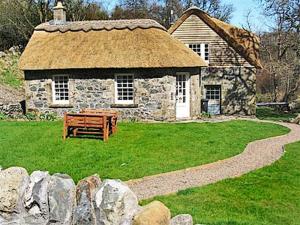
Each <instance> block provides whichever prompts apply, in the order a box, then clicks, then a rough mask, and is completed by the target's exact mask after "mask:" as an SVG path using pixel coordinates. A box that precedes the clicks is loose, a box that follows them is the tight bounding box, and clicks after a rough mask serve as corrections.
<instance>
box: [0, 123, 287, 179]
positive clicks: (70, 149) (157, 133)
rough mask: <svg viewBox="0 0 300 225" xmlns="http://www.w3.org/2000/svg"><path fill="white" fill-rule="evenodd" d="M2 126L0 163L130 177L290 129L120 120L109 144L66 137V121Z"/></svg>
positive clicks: (215, 155) (202, 160) (228, 151)
mask: <svg viewBox="0 0 300 225" xmlns="http://www.w3.org/2000/svg"><path fill="white" fill-rule="evenodd" d="M0 129H1V132H0V142H1V145H0V165H2V166H4V167H9V166H22V167H25V168H27V169H28V170H29V172H32V171H34V170H47V171H50V173H57V172H61V173H67V174H69V175H71V176H72V177H73V178H74V179H75V180H76V181H78V180H80V179H82V178H83V177H86V176H90V175H91V174H95V173H98V174H99V175H100V177H101V178H103V179H105V178H118V179H122V180H128V179H132V178H139V177H143V176H146V175H153V174H158V173H162V172H168V171H173V170H177V169H183V168H187V167H193V166H197V165H201V164H206V163H210V162H215V161H217V160H221V159H225V158H228V157H231V156H234V155H236V154H238V153H240V152H241V151H243V149H244V148H245V147H246V145H247V143H249V142H251V141H253V140H257V139H262V138H267V137H271V136H275V135H281V134H284V133H286V132H287V131H288V129H287V128H284V127H281V126H278V125H274V124H265V123H256V122H250V121H231V122H224V123H216V124H212V123H188V124H142V123H120V124H119V130H118V133H117V134H115V135H114V136H112V137H110V138H109V140H108V142H107V143H103V142H102V140H99V139H94V138H92V137H90V139H89V138H70V139H67V140H66V141H65V142H64V141H63V140H62V121H57V122H3V121H2V122H0ZM50 155H51V158H49V156H50Z"/></svg>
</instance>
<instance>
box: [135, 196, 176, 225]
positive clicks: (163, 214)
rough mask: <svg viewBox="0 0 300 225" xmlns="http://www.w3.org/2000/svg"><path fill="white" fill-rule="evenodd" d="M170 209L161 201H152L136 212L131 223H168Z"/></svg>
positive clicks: (160, 224) (136, 224) (163, 224)
mask: <svg viewBox="0 0 300 225" xmlns="http://www.w3.org/2000/svg"><path fill="white" fill-rule="evenodd" d="M170 219H171V213H170V210H169V209H168V208H167V207H166V206H165V205H164V204H163V203H161V202H159V201H154V202H151V203H150V204H148V205H146V206H144V207H143V208H142V210H141V211H140V212H139V213H137V214H136V215H135V217H134V220H133V225H150V224H151V225H170Z"/></svg>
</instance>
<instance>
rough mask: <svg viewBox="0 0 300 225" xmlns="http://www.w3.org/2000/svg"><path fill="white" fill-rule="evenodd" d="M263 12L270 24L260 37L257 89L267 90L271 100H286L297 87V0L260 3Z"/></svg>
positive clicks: (299, 18) (299, 54) (299, 2)
mask: <svg viewBox="0 0 300 225" xmlns="http://www.w3.org/2000/svg"><path fill="white" fill-rule="evenodd" d="M261 2H262V4H263V7H264V13H265V15H266V16H268V17H269V18H270V19H272V20H273V21H274V26H273V27H271V32H269V33H264V34H262V35H261V40H262V43H261V47H262V48H261V58H262V60H263V64H264V70H263V71H262V72H263V74H262V75H263V76H268V77H269V79H262V80H264V82H269V84H268V85H269V88H265V87H266V86H267V83H263V84H261V83H259V84H258V87H263V89H264V90H268V91H271V92H272V93H271V96H272V100H273V101H290V100H293V99H294V98H295V97H296V93H297V92H298V91H299V88H300V74H299V65H300V13H299V12H300V0H276V1H275V0H261Z"/></svg>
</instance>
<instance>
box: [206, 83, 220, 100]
mask: <svg viewBox="0 0 300 225" xmlns="http://www.w3.org/2000/svg"><path fill="white" fill-rule="evenodd" d="M204 88H205V98H206V99H207V100H212V101H221V92H222V87H221V85H205V87H204ZM208 96H211V97H213V98H208Z"/></svg>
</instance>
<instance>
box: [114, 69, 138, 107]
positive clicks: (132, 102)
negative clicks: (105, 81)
mask: <svg viewBox="0 0 300 225" xmlns="http://www.w3.org/2000/svg"><path fill="white" fill-rule="evenodd" d="M121 76H132V92H133V93H132V100H119V95H118V81H117V78H118V77H121ZM127 88H128V87H127ZM115 103H116V104H123V105H130V104H134V74H132V73H117V74H115Z"/></svg>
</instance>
